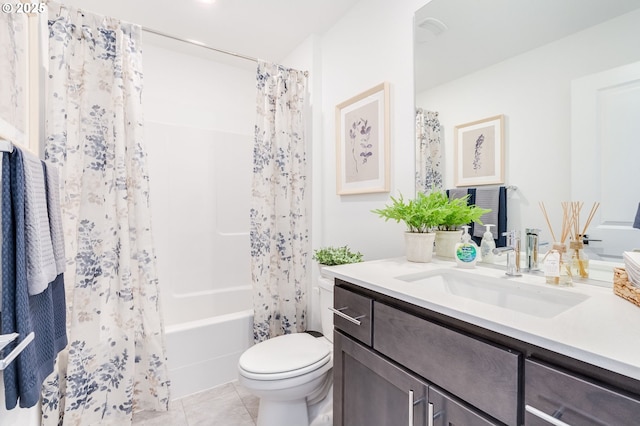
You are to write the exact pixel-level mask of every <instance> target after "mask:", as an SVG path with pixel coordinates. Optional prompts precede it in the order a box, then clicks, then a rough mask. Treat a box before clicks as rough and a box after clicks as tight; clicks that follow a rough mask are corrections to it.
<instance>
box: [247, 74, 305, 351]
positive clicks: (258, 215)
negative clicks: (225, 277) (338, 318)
mask: <svg viewBox="0 0 640 426" xmlns="http://www.w3.org/2000/svg"><path fill="white" fill-rule="evenodd" d="M257 78H258V81H257V85H258V95H257V103H258V118H257V122H256V131H255V137H256V139H255V146H254V157H253V161H254V164H253V183H252V195H253V197H252V203H251V225H250V226H251V231H250V240H251V275H252V282H253V284H254V287H255V291H254V311H255V315H254V339H255V341H256V342H261V341H263V340H266V339H268V338H270V337H274V336H279V335H281V334H287V333H292V332H301V331H304V330H305V328H306V302H307V298H306V291H305V289H306V287H307V279H308V277H309V276H310V274H309V273H307V265H308V263H309V261H310V257H311V256H310V255H309V253H310V243H309V217H308V213H307V208H308V206H307V203H308V201H307V198H306V197H307V195H306V194H307V173H308V170H307V162H306V146H305V138H304V132H305V117H306V113H305V104H306V102H305V99H306V90H307V89H306V77H305V75H304V72H302V71H296V70H293V69H287V68H284V67H282V66H280V65H276V64H267V63H264V62H260V63H259V64H258V77H257Z"/></svg>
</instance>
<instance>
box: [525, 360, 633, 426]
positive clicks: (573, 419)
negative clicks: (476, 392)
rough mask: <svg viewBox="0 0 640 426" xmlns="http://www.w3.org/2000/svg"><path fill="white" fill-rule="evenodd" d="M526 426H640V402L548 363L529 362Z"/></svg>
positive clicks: (526, 379) (526, 389) (526, 386)
mask: <svg viewBox="0 0 640 426" xmlns="http://www.w3.org/2000/svg"><path fill="white" fill-rule="evenodd" d="M524 373H525V379H524V380H525V389H524V398H525V425H528V426H529V425H541V426H542V425H544V426H548V425H549V424H550V423H549V422H548V421H546V420H544V419H543V418H544V417H545V416H551V417H555V418H556V419H558V420H560V421H562V422H564V423H566V424H569V425H580V426H583V425H584V426H587V425H603V424H606V425H620V426H622V425H637V424H638V422H640V401H638V400H636V399H633V398H630V397H628V396H626V395H623V394H621V393H618V392H614V391H612V390H610V389H607V388H604V387H601V386H599V385H597V384H595V383H592V382H590V381H588V380H585V379H583V378H581V377H577V376H575V375H573V374H570V373H568V372H565V371H562V370H560V369H557V368H555V367H551V366H549V365H547V364H544V363H541V362H538V361H534V360H531V359H528V360H526V362H525V371H524Z"/></svg>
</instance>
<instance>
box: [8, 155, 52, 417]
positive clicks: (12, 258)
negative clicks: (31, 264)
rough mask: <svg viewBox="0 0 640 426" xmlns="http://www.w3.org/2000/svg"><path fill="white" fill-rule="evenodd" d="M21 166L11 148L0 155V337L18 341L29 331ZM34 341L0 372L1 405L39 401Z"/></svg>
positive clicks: (14, 343) (39, 386) (11, 407)
mask: <svg viewBox="0 0 640 426" xmlns="http://www.w3.org/2000/svg"><path fill="white" fill-rule="evenodd" d="M23 167H24V165H23V162H22V153H21V151H20V150H19V149H17V148H14V150H13V152H12V153H11V154H9V153H6V152H5V153H3V155H2V256H1V257H2V312H1V314H0V315H1V318H2V321H0V334H10V333H18V334H20V339H23V338H24V337H26V336H27V335H28V334H29V333H31V332H32V331H33V327H32V324H31V312H30V306H29V294H28V291H27V263H26V243H25V232H24V229H25V223H24V222H25V214H24V211H25V199H24V168H23ZM16 345H17V342H12V343H11V344H9V345H8V346H7V347H5V349H4V351H5V352H4V355H6V354H8V353H9V352H10V351H11V350H13V348H14V347H15V346H16ZM36 364H37V356H36V347H35V344H34V342H32V343H31V344H29V345H27V347H26V348H24V350H23V351H22V352H21V353H20V355H19V356H18V357H17V358H16V359H15V360H14V361H13V362H12V363H11V364H9V365H8V366H7V367H6V368H5V370H4V377H3V379H4V392H5V405H6V408H7V409H8V410H11V409H13V408H15V406H16V405H17V401H18V398H19V399H20V406H21V407H24V408H26V407H32V406H34V405H36V404H37V403H38V401H39V399H40V388H41V385H42V382H41V381H40V379H39V378H38V372H37V368H36Z"/></svg>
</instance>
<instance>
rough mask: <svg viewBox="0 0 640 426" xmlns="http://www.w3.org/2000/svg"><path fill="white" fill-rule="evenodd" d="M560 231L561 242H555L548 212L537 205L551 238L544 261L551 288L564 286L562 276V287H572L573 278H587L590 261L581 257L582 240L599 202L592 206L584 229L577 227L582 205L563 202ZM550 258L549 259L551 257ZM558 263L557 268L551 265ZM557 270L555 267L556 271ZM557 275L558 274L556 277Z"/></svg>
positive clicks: (582, 254)
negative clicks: (549, 248)
mask: <svg viewBox="0 0 640 426" xmlns="http://www.w3.org/2000/svg"><path fill="white" fill-rule="evenodd" d="M561 206H562V229H561V233H560V238H559V239H557V238H556V234H555V233H554V232H553V227H552V226H551V221H550V220H549V215H548V214H547V209H546V207H545V205H544V203H543V202H540V209H541V210H542V214H543V215H544V218H545V220H546V221H547V225H548V226H549V231H550V232H551V237H552V238H553V240H554V241H555V243H554V244H553V248H552V249H551V250H550V251H549V253H547V256H546V257H545V276H546V277H547V282H548V283H551V284H563V283H562V281H563V276H564V281H565V283H564V284H565V285H571V282H572V277H573V276H574V275H576V276H579V277H580V278H589V258H588V257H587V256H586V255H585V254H584V236H585V234H586V233H587V229H588V228H589V225H590V224H591V221H592V220H593V218H594V216H595V214H596V211H597V210H598V207H600V203H599V202H595V203H593V206H592V207H591V210H590V211H589V215H588V216H587V220H586V221H585V223H584V226H581V224H580V215H581V211H582V208H583V207H584V202H581V201H571V202H562V203H561ZM568 238H570V243H569V249H570V251H569V253H567V243H566V241H567V239H568ZM550 255H552V256H551V257H550ZM556 258H557V261H558V265H555V264H554V262H555V261H556ZM547 261H549V262H550V264H551V265H550V266H549V274H547V267H546V266H547ZM556 266H557V267H556ZM556 272H557V274H556Z"/></svg>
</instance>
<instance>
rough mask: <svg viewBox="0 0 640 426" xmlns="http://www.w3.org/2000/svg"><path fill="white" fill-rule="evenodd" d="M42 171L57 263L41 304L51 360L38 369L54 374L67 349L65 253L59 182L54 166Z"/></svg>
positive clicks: (47, 166)
mask: <svg viewBox="0 0 640 426" xmlns="http://www.w3.org/2000/svg"><path fill="white" fill-rule="evenodd" d="M42 167H44V176H45V180H46V185H45V187H46V190H47V210H48V212H49V229H50V231H51V242H52V243H53V256H54V258H55V261H56V269H57V272H58V276H57V277H56V279H55V280H54V281H53V282H52V283H50V284H49V287H48V288H47V290H45V291H44V292H43V294H44V293H48V294H49V295H48V296H47V298H46V299H44V302H46V303H47V305H50V306H51V309H50V310H49V309H48V306H47V307H45V309H44V311H47V312H49V313H50V315H51V316H52V317H53V321H51V322H50V324H52V326H51V328H50V329H48V330H47V331H48V332H49V333H51V334H52V336H53V348H52V351H51V353H52V357H51V358H50V359H44V360H41V362H40V366H41V368H46V369H47V370H48V369H49V367H50V368H51V369H52V370H53V365H54V363H55V357H56V356H57V355H58V352H60V351H61V350H62V349H64V348H65V347H66V346H67V304H66V296H65V290H64V275H63V272H64V270H65V267H66V258H65V252H64V233H63V231H62V213H61V210H60V180H59V175H58V168H57V167H56V166H54V165H53V164H48V163H46V162H44V161H43V162H42ZM32 298H33V297H32ZM41 303H42V301H41ZM45 320H46V318H45ZM37 324H38V322H37V321H35V320H34V326H35V325H37ZM36 333H37V331H36ZM41 373H42V374H43V377H47V376H48V375H49V374H50V372H49V373H46V371H41ZM45 373H46V374H45Z"/></svg>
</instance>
